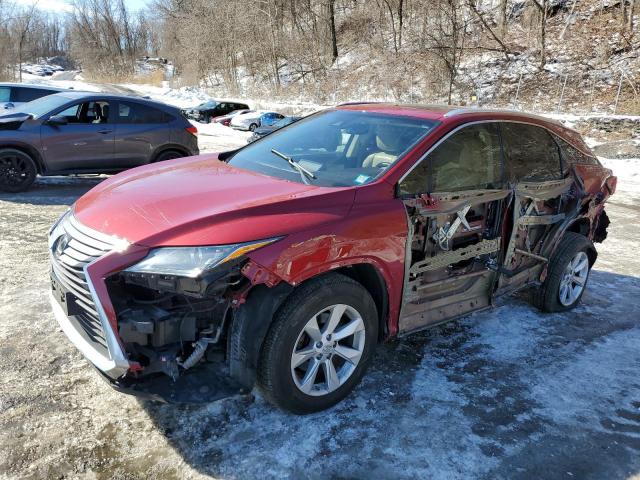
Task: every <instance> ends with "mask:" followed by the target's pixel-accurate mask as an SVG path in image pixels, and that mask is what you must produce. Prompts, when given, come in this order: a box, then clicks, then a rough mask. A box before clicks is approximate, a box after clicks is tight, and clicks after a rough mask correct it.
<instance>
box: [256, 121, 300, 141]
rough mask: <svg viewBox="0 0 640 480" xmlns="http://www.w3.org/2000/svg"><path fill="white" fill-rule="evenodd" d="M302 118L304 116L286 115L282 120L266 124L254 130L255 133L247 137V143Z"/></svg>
mask: <svg viewBox="0 0 640 480" xmlns="http://www.w3.org/2000/svg"><path fill="white" fill-rule="evenodd" d="M301 118H302V117H295V116H291V117H284V118H283V119H282V120H278V121H277V122H276V123H274V124H273V125H265V126H264V127H258V128H256V129H255V130H254V131H253V135H251V136H250V137H249V138H248V139H247V143H251V142H255V141H256V140H258V139H259V138H262V137H264V136H265V135H269V134H270V133H272V132H275V131H276V130H279V129H281V128H282V127H286V126H287V125H291V124H292V123H294V122H297V121H298V120H300V119H301Z"/></svg>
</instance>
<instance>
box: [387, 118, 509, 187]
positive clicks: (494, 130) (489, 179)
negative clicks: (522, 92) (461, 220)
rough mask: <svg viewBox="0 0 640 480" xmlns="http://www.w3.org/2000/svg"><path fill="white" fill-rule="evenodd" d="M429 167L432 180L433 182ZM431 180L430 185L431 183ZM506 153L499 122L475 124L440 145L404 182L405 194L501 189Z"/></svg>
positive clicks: (402, 184)
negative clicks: (504, 154)
mask: <svg viewBox="0 0 640 480" xmlns="http://www.w3.org/2000/svg"><path fill="white" fill-rule="evenodd" d="M429 167H430V168H431V182H429V180H428V178H429ZM429 183H430V185H429ZM501 184H502V155H501V151H500V135H499V133H498V127H497V125H495V124H493V123H483V124H478V125H471V126H469V127H465V128H463V129H462V130H459V131H458V132H456V133H454V134H453V135H451V136H450V137H448V138H447V139H446V140H445V141H444V142H442V143H441V144H440V145H438V146H437V147H436V149H435V150H433V151H432V152H431V153H430V154H429V156H428V157H427V158H425V159H424V160H423V161H422V162H421V163H420V164H418V165H417V166H416V168H415V169H414V170H412V171H411V173H410V174H409V175H408V176H407V178H405V179H404V180H403V181H402V183H401V184H400V193H401V194H404V195H407V194H409V195H411V194H421V193H425V192H427V191H430V192H455V191H459V190H482V189H486V188H499V187H500V186H501Z"/></svg>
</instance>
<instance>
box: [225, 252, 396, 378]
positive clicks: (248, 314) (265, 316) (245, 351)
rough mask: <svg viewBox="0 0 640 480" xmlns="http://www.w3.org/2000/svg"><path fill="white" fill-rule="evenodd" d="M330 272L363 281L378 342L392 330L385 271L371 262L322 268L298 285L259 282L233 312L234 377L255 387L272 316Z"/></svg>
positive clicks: (230, 345) (231, 365) (231, 363)
mask: <svg viewBox="0 0 640 480" xmlns="http://www.w3.org/2000/svg"><path fill="white" fill-rule="evenodd" d="M331 273H340V274H342V275H345V276H347V277H349V278H351V279H353V280H355V281H357V282H358V283H360V284H361V285H362V286H363V287H364V288H365V289H366V290H367V291H368V292H369V294H370V295H371V297H372V298H373V301H374V303H375V305H376V310H377V312H378V341H381V340H383V339H384V338H385V337H386V336H387V335H388V333H389V326H388V321H387V319H388V317H389V292H388V288H387V283H386V281H385V279H384V276H383V274H382V273H381V272H380V271H379V270H378V268H377V267H376V266H375V265H373V264H371V263H366V262H362V263H353V264H350V265H345V266H343V267H340V268H336V269H332V270H327V271H323V272H321V273H318V274H317V275H313V276H311V277H308V278H306V279H305V280H304V281H303V282H300V283H297V284H296V285H295V286H294V285H292V284H290V283H287V282H285V281H281V282H280V283H278V284H277V285H276V286H274V287H268V286H267V285H265V284H260V285H256V286H254V287H253V288H251V290H250V291H249V293H248V294H247V296H246V299H245V301H244V303H243V304H242V305H240V306H239V307H238V308H236V309H234V310H233V312H232V318H231V324H230V326H229V331H228V334H227V340H228V344H227V352H228V353H227V358H228V360H229V370H230V374H231V376H232V377H233V378H234V379H236V380H237V381H239V382H240V383H241V384H242V385H244V386H245V387H246V388H252V387H253V385H254V383H255V380H256V371H257V367H258V360H259V358H260V352H261V350H262V346H263V344H264V340H265V338H266V336H267V333H268V331H269V328H270V327H271V324H272V323H273V318H274V316H275V314H276V312H277V311H278V309H279V308H280V306H281V305H282V304H283V303H284V302H285V300H286V299H287V298H288V297H289V296H290V295H291V294H292V293H293V291H294V290H295V289H296V288H299V287H300V286H302V285H304V284H305V283H307V282H309V281H311V280H315V279H317V278H319V277H322V276H324V275H328V274H331Z"/></svg>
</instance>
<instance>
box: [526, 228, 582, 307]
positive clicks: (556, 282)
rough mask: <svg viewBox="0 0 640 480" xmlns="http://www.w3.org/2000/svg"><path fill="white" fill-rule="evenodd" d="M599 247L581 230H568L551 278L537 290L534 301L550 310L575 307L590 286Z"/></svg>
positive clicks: (549, 275) (550, 263)
mask: <svg viewBox="0 0 640 480" xmlns="http://www.w3.org/2000/svg"><path fill="white" fill-rule="evenodd" d="M593 251H595V249H594V248H593V244H592V243H591V241H590V240H589V239H588V238H587V237H585V236H583V235H580V234H578V233H574V232H567V233H565V234H564V237H563V238H562V240H561V241H560V244H559V245H558V248H557V250H556V252H555V254H554V255H553V256H552V258H551V260H550V262H549V267H548V269H549V270H548V273H547V278H546V279H545V281H544V283H543V284H542V286H541V288H540V289H539V290H538V291H536V292H534V303H535V304H536V306H538V307H539V308H540V309H542V310H544V311H546V312H563V311H565V310H570V309H572V308H573V307H575V306H576V305H577V304H578V303H579V302H580V299H581V298H582V294H583V293H584V290H585V288H586V286H587V280H588V279H589V272H590V271H591V266H592V263H593V262H592V260H591V258H589V254H590V253H591V252H593Z"/></svg>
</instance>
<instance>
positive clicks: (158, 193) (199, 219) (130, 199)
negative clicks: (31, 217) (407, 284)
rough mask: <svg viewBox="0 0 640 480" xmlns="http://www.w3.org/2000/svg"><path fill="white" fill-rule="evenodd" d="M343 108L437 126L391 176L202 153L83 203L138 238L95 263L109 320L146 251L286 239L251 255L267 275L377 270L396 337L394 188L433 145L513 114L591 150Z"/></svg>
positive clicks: (141, 171) (88, 219)
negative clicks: (121, 276)
mask: <svg viewBox="0 0 640 480" xmlns="http://www.w3.org/2000/svg"><path fill="white" fill-rule="evenodd" d="M339 108H342V109H349V110H364V111H371V112H376V113H384V114H390V115H407V116H414V117H420V118H426V119H431V120H436V121H438V122H440V124H439V125H437V126H436V128H435V129H434V130H433V131H432V133H431V134H430V135H429V136H428V137H427V138H425V139H424V140H423V141H422V142H421V143H420V144H418V145H416V146H415V147H414V148H413V149H412V150H411V151H410V152H409V153H408V154H407V155H406V156H405V157H404V158H403V159H401V160H400V161H398V162H397V163H396V164H394V165H392V166H391V167H390V168H389V170H388V171H387V172H386V173H385V175H383V176H382V177H381V178H379V179H377V180H376V181H374V182H372V183H371V184H368V185H364V186H359V187H349V188H325V187H315V186H309V185H304V184H301V183H294V182H288V181H285V180H279V179H276V178H272V177H268V176H264V175H260V174H257V173H254V172H249V171H245V170H240V169H237V168H234V167H231V166H229V165H227V164H226V163H224V162H220V161H218V160H217V155H203V156H200V157H193V158H186V159H178V160H173V161H168V162H163V163H162V164H156V165H148V166H144V167H139V168H136V169H133V170H129V171H127V172H124V173H121V174H119V175H116V176H114V177H112V178H111V179H109V180H107V181H105V182H103V183H101V184H100V185H98V186H96V187H95V188H94V189H92V190H91V191H90V192H88V193H87V194H86V195H85V196H83V197H82V198H81V199H80V200H78V202H77V203H76V205H75V215H76V217H77V219H78V220H79V221H80V222H81V223H83V224H84V225H87V226H89V227H91V228H93V229H95V230H98V231H101V232H104V233H107V234H112V235H116V236H118V237H122V238H126V239H127V240H129V241H130V242H132V243H134V244H136V245H134V246H133V247H132V249H131V250H130V252H128V253H127V254H126V255H109V256H107V257H105V258H104V259H102V260H101V261H100V262H96V264H95V266H94V267H93V268H92V271H91V275H92V278H94V280H97V283H99V285H100V287H99V289H98V285H96V288H97V289H98V295H99V296H100V299H101V301H102V302H103V305H105V309H106V310H107V315H108V317H109V319H110V321H112V323H113V322H115V314H114V313H113V308H112V307H111V303H110V300H109V298H108V295H107V294H106V288H105V287H104V283H103V282H102V279H103V278H104V277H105V276H107V275H108V274H109V273H111V272H114V271H117V270H118V269H121V268H124V267H126V266H127V265H129V264H131V263H134V262H135V261H137V260H139V259H140V258H142V256H144V255H145V253H146V251H147V250H148V248H152V247H160V246H197V245H220V244H230V243H239V242H248V241H253V240H259V239H265V238H271V237H279V236H282V237H283V238H282V239H281V240H279V241H277V242H275V243H273V244H271V245H269V246H267V247H263V248H261V249H259V250H256V251H253V252H251V253H250V254H249V257H250V258H251V260H252V261H253V262H254V263H255V264H257V265H258V266H259V267H261V268H264V269H265V270H267V271H268V272H269V275H275V276H277V277H278V278H280V279H281V280H283V281H286V282H288V283H291V284H294V285H295V284H298V283H300V282H303V281H304V280H306V279H308V278H310V277H313V276H315V275H318V274H320V273H323V272H326V271H330V270H332V269H335V268H339V267H342V266H345V265H352V264H357V263H368V264H371V265H373V266H375V268H377V269H378V272H379V273H380V274H381V275H382V277H383V278H384V280H385V283H386V287H387V291H388V298H389V319H388V326H389V334H390V335H391V336H393V335H395V334H396V333H397V331H398V316H399V311H400V306H401V303H402V288H403V280H404V270H405V249H406V240H407V232H408V225H407V217H406V212H405V209H404V206H403V204H402V202H401V201H400V200H399V199H396V198H394V186H395V185H396V183H397V182H398V181H399V179H400V178H401V177H402V175H404V174H405V173H406V172H407V170H408V169H409V168H411V166H412V165H413V164H414V163H415V162H416V161H417V160H418V159H419V158H420V157H421V156H423V155H424V154H425V153H426V152H427V151H428V150H429V148H431V147H432V146H433V145H434V144H435V143H436V142H437V141H438V140H439V139H440V138H442V136H443V135H445V134H446V133H447V132H449V131H450V130H452V129H454V128H456V127H457V126H459V125H461V124H464V123H469V122H473V121H483V120H509V121H516V122H517V121H522V122H527V123H534V124H539V125H542V126H544V127H546V128H548V129H550V130H552V131H554V132H556V133H558V134H559V135H561V136H562V137H563V138H565V139H566V140H567V141H570V143H572V144H574V146H576V147H577V148H579V149H580V150H583V151H585V152H587V153H588V148H587V147H586V146H585V145H584V142H582V140H580V138H579V136H577V134H575V133H574V132H572V131H571V130H569V129H567V128H565V127H563V126H562V125H560V124H558V123H556V122H550V121H545V120H544V119H541V118H539V117H532V116H529V115H526V114H522V113H518V112H487V111H482V110H478V111H465V112H461V113H456V114H455V115H451V114H450V115H447V112H449V111H450V110H451V109H450V108H446V107H445V108H433V109H428V108H419V107H411V106H396V105H388V104H358V105H345V106H341V107H339ZM580 174H581V176H582V178H583V179H584V182H585V185H586V188H587V190H588V191H591V190H593V189H595V190H596V191H597V190H601V189H602V188H603V185H604V182H605V181H606V178H607V176H608V175H610V171H608V170H606V169H603V168H601V167H594V168H593V169H591V168H589V169H582V170H581V171H580ZM605 188H606V187H605ZM254 270H256V268H254ZM257 270H260V268H257ZM269 275H267V277H269ZM263 276H264V275H263Z"/></svg>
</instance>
